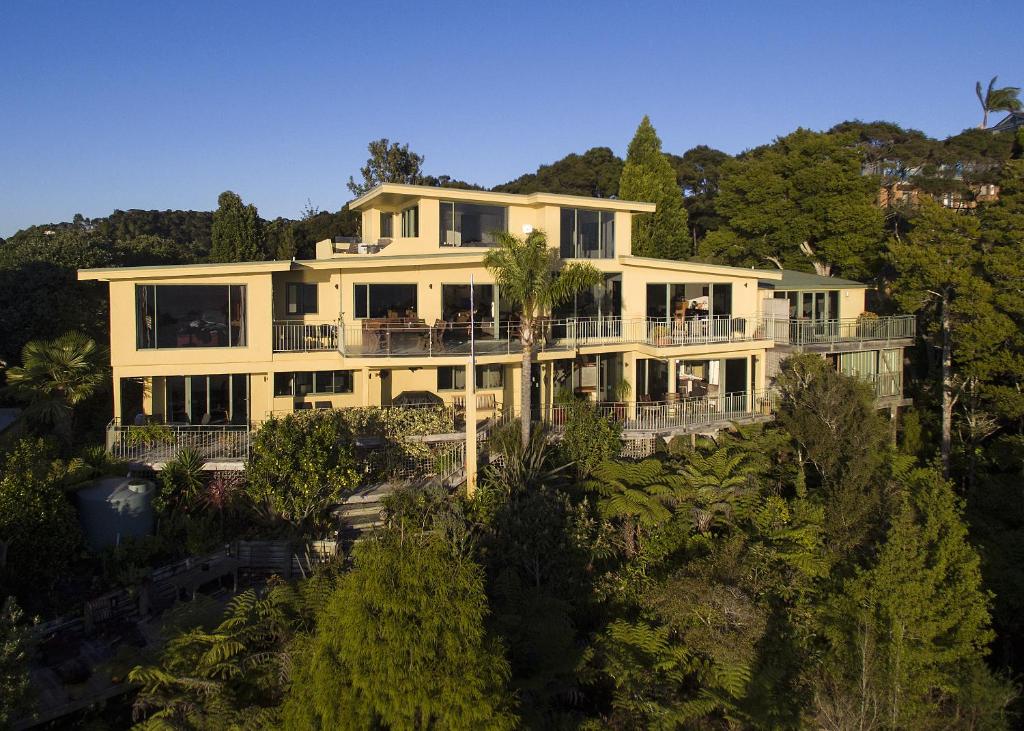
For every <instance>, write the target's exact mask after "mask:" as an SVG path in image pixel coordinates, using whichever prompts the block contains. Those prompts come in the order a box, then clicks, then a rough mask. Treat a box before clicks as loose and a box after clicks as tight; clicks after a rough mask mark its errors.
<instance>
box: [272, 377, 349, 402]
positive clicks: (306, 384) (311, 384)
mask: <svg viewBox="0 0 1024 731" xmlns="http://www.w3.org/2000/svg"><path fill="white" fill-rule="evenodd" d="M352 387H353V375H352V371H298V372H289V371H286V372H282V373H275V374H274V395H275V396H307V395H310V394H320V393H352Z"/></svg>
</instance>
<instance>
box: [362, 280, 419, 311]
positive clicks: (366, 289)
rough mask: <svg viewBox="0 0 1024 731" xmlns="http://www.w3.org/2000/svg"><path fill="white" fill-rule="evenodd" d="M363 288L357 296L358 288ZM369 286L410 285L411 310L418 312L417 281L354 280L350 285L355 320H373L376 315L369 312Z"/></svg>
mask: <svg viewBox="0 0 1024 731" xmlns="http://www.w3.org/2000/svg"><path fill="white" fill-rule="evenodd" d="M360 287H362V288H363V293H364V294H363V297H362V298H360V297H359V289H360ZM371 287H412V288H413V292H414V293H415V294H414V295H413V310H415V311H416V313H417V314H418V313H419V311H420V287H419V283H418V282H355V283H354V284H353V285H352V318H353V319H355V320H373V319H377V316H375V315H372V314H370V288H371ZM360 299H361V300H362V304H363V308H362V309H363V312H364V314H359V313H360Z"/></svg>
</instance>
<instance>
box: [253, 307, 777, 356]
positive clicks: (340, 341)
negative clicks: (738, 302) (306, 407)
mask: <svg viewBox="0 0 1024 731" xmlns="http://www.w3.org/2000/svg"><path fill="white" fill-rule="evenodd" d="M767 337H768V331H767V330H766V328H765V325H764V323H763V322H761V321H760V320H759V319H758V318H755V317H724V316H723V317H704V318H689V319H684V318H680V319H668V320H665V319H657V318H620V317H602V318H563V319H554V318H543V319H541V320H540V321H539V323H538V326H537V332H536V335H535V337H534V344H535V345H534V347H535V350H536V351H537V352H539V353H543V352H549V351H566V350H576V349H578V348H585V347H602V346H615V345H645V346H650V347H654V348H673V347H681V346H693V345H711V344H722V343H734V342H744V341H751V340H763V339H765V338H767ZM273 342H274V351H275V352H325V351H335V350H336V351H338V352H339V353H341V354H342V355H344V356H348V357H356V358H376V357H424V356H426V357H435V356H436V357H443V356H453V355H468V354H469V353H470V351H471V349H475V351H476V353H477V354H478V355H500V354H511V353H519V352H521V350H522V345H521V340H520V326H519V323H518V321H517V320H509V321H505V322H499V323H495V322H493V321H481V322H473V323H470V322H466V321H460V322H457V321H446V320H435V321H434V323H433V324H428V323H427V322H425V321H424V320H422V319H419V318H416V317H400V318H378V319H364V320H360V321H357V322H356V323H348V322H344V321H339V322H326V321H324V322H308V321H307V322H299V321H275V322H274V339H273Z"/></svg>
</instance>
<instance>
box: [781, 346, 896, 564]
mask: <svg viewBox="0 0 1024 731" xmlns="http://www.w3.org/2000/svg"><path fill="white" fill-rule="evenodd" d="M776 383H777V385H778V388H779V392H780V397H781V398H780V403H779V410H778V422H779V424H780V425H781V426H783V427H784V428H785V429H786V431H787V432H788V433H789V434H790V436H791V437H792V439H793V441H794V442H795V443H796V446H797V460H798V461H799V462H800V463H801V465H804V464H806V465H809V466H810V467H812V468H813V470H814V471H815V472H816V473H817V476H818V478H819V479H818V480H817V481H816V483H815V484H816V485H817V486H818V487H819V488H820V493H821V498H822V499H821V500H820V502H821V503H822V504H823V505H824V508H825V518H826V520H825V526H826V529H825V531H826V532H825V542H826V545H827V546H828V547H829V549H830V550H831V551H832V552H833V553H834V554H835V555H836V556H837V557H838V558H840V559H842V558H846V557H848V556H849V555H850V553H851V551H852V550H853V549H854V548H856V547H857V546H859V545H862V544H864V543H865V542H866V540H867V539H870V538H871V537H872V530H873V528H874V526H875V525H877V523H878V522H879V519H880V516H882V515H883V514H884V505H883V497H882V494H881V490H880V489H879V486H878V484H876V479H875V478H876V477H877V472H878V470H879V468H880V467H881V466H882V465H883V463H884V461H885V458H886V452H885V443H886V441H887V432H888V430H887V428H886V426H885V424H884V423H883V422H882V420H881V417H879V415H878V411H877V410H876V408H875V403H874V401H875V398H874V392H873V389H872V388H871V387H870V386H867V385H866V384H863V383H860V382H858V381H857V380H856V379H855V378H852V377H850V376H845V375H843V374H841V373H838V372H837V371H836V370H835V369H834V368H832V367H831V366H830V365H829V364H828V363H827V362H826V361H825V360H824V359H823V358H821V357H819V356H818V355H815V354H806V355H797V356H792V357H790V358H787V359H786V360H785V361H783V363H782V370H781V372H780V373H779V375H778V377H777V379H776ZM811 476H812V477H814V474H813V473H812V474H811Z"/></svg>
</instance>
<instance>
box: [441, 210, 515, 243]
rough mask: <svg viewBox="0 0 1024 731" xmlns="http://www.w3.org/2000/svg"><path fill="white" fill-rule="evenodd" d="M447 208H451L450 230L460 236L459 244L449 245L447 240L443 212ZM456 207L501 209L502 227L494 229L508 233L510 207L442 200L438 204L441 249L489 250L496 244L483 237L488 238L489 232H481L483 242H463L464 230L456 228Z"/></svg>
mask: <svg viewBox="0 0 1024 731" xmlns="http://www.w3.org/2000/svg"><path fill="white" fill-rule="evenodd" d="M445 206H451V216H452V218H451V221H452V229H450V230H452V231H454V232H456V233H458V234H459V242H458V243H457V244H456V243H448V241H447V238H446V236H445V234H446V229H445V228H444V210H443V209H444V207H445ZM456 206H470V207H475V208H496V209H500V210H501V213H502V220H501V227H500V228H499V229H493V230H497V231H502V232H506V233H507V232H508V218H509V214H508V210H509V207H508V206H502V205H490V204H487V203H474V202H472V201H456V200H442V201H439V202H438V210H437V213H438V216H437V226H438V234H437V239H438V246H441V247H444V248H449V247H451V248H462V247H467V248H487V247H491V246H494V245H495V243H494V242H493V241H486V240H484V238H483V237H486V236H487V235H488V234H489V233H490V232H489V231H481V232H480V235H481V240H480V241H471V242H466V241H463V240H462V229H461V227H456V226H457V223H456V215H455V213H456Z"/></svg>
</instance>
